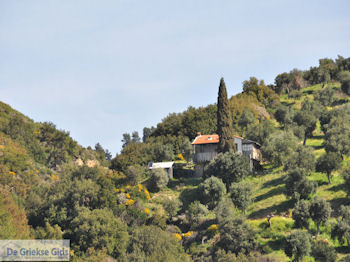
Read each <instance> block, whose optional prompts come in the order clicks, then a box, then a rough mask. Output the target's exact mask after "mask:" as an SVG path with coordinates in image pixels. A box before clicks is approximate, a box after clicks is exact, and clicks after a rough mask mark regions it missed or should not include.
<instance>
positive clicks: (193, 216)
mask: <svg viewBox="0 0 350 262" xmlns="http://www.w3.org/2000/svg"><path fill="white" fill-rule="evenodd" d="M208 213H209V211H208V208H207V207H206V206H205V205H203V204H201V203H200V202H199V201H194V202H192V203H191V204H190V205H189V207H188V210H187V212H186V217H187V219H188V222H189V223H190V226H191V228H193V229H194V228H196V227H198V226H199V225H200V224H201V223H202V222H203V221H204V219H205V217H206V215H208Z"/></svg>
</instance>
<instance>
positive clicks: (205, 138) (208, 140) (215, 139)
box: [192, 134, 243, 145]
mask: <svg viewBox="0 0 350 262" xmlns="http://www.w3.org/2000/svg"><path fill="white" fill-rule="evenodd" d="M234 137H235V138H239V139H243V137H240V136H234ZM217 143H219V135H217V134H213V135H199V136H197V137H196V138H195V139H194V140H193V142H192V145H202V144H217Z"/></svg>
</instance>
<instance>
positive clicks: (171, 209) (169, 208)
mask: <svg viewBox="0 0 350 262" xmlns="http://www.w3.org/2000/svg"><path fill="white" fill-rule="evenodd" d="M162 205H163V208H164V210H165V211H166V212H167V213H168V214H169V216H170V219H171V218H172V217H173V216H175V215H176V214H177V212H178V211H179V210H180V207H181V206H182V202H181V201H180V200H179V199H177V198H175V199H171V198H166V199H164V200H163V202H162Z"/></svg>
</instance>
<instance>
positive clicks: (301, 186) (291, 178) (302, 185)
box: [285, 169, 317, 200]
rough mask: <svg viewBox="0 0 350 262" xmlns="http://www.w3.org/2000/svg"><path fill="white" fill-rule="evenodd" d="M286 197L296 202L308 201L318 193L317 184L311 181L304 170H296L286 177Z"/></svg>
mask: <svg viewBox="0 0 350 262" xmlns="http://www.w3.org/2000/svg"><path fill="white" fill-rule="evenodd" d="M285 181H286V191H285V192H286V195H287V196H291V197H292V198H293V199H295V200H299V199H308V198H310V196H311V195H312V194H314V193H315V192H316V187H317V183H316V182H314V181H309V180H308V179H307V178H306V176H305V174H304V170H301V169H295V170H294V171H291V172H289V173H288V174H287V177H286V180H285Z"/></svg>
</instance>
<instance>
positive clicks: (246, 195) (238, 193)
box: [230, 182, 253, 213]
mask: <svg viewBox="0 0 350 262" xmlns="http://www.w3.org/2000/svg"><path fill="white" fill-rule="evenodd" d="M230 193H231V199H232V202H233V203H234V204H235V206H236V207H237V208H238V209H240V210H242V211H243V213H245V212H246V210H247V208H248V207H249V205H250V204H251V203H252V193H253V192H252V186H251V185H250V184H249V183H247V182H239V183H232V184H231V186H230Z"/></svg>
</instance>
